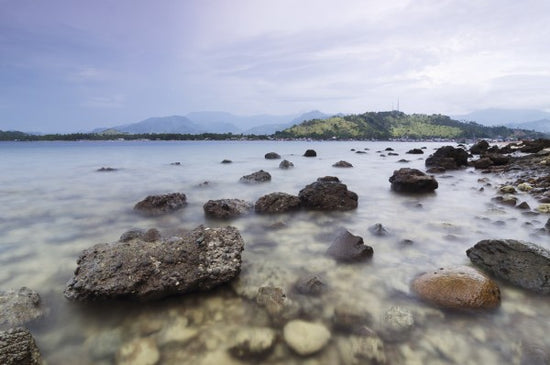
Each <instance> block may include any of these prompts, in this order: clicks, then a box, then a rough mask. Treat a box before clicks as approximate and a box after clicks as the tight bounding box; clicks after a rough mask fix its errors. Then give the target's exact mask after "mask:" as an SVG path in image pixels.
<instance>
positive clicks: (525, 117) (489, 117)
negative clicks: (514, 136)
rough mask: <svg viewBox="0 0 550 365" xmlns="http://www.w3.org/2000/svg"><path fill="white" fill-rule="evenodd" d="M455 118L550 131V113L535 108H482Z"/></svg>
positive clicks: (492, 124)
mask: <svg viewBox="0 0 550 365" xmlns="http://www.w3.org/2000/svg"><path fill="white" fill-rule="evenodd" d="M453 118H454V119H457V120H460V121H464V122H470V121H472V122H476V123H479V124H483V125H487V126H497V125H499V126H505V127H509V128H519V129H526V130H534V131H537V132H543V133H550V113H548V112H545V111H542V110H534V109H497V108H491V109H482V110H477V111H474V112H471V113H469V114H463V115H455V116H453Z"/></svg>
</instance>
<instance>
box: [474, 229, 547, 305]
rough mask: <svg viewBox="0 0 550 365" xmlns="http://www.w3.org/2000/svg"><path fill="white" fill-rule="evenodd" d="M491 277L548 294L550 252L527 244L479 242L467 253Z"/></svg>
mask: <svg viewBox="0 0 550 365" xmlns="http://www.w3.org/2000/svg"><path fill="white" fill-rule="evenodd" d="M466 254H467V255H468V257H469V258H470V260H471V261H472V262H473V263H474V264H475V265H476V266H478V267H480V268H481V269H483V270H485V271H487V272H489V273H490V274H492V275H494V276H496V277H498V278H501V279H504V280H507V281H509V282H511V283H512V284H515V285H517V286H520V287H522V288H525V289H529V290H533V291H535V292H538V293H541V294H550V279H549V278H550V251H548V250H547V249H544V248H543V247H540V246H538V245H535V244H533V243H530V242H525V241H518V240H511V239H502V240H482V241H479V242H478V243H476V244H475V245H474V246H473V247H471V248H469V249H468V250H467V251H466Z"/></svg>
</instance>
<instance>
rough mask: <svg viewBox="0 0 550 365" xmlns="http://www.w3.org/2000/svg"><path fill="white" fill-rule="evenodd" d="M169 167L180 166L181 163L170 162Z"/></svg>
mask: <svg viewBox="0 0 550 365" xmlns="http://www.w3.org/2000/svg"><path fill="white" fill-rule="evenodd" d="M170 165H171V166H181V162H179V161H176V162H170Z"/></svg>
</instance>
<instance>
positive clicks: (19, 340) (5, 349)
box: [0, 327, 44, 365]
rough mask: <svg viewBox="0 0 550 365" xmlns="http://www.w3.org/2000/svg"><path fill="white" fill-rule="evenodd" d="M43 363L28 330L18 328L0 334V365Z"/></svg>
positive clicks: (37, 364) (38, 364)
mask: <svg viewBox="0 0 550 365" xmlns="http://www.w3.org/2000/svg"><path fill="white" fill-rule="evenodd" d="M43 363H44V362H43V361H42V358H41V357H40V351H39V350H38V347H36V343H35V342H34V338H33V337H32V335H31V333H30V332H29V330H27V329H25V328H22V327H18V328H11V329H9V330H7V331H3V332H0V364H2V365H41V364H43Z"/></svg>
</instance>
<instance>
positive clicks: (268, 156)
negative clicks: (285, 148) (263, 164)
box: [264, 152, 281, 160]
mask: <svg viewBox="0 0 550 365" xmlns="http://www.w3.org/2000/svg"><path fill="white" fill-rule="evenodd" d="M264 157H265V158H266V160H278V159H280V158H281V155H279V154H278V153H276V152H268V153H266V154H265V156H264Z"/></svg>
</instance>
